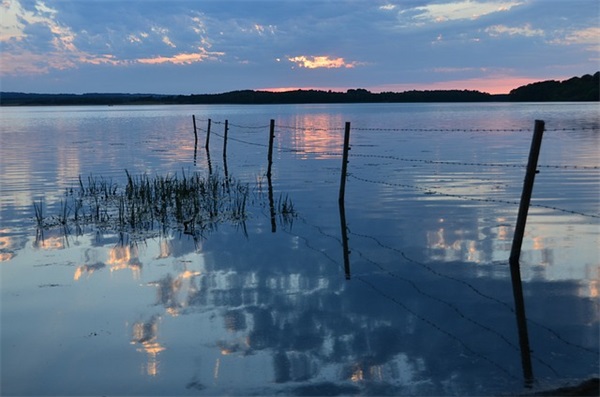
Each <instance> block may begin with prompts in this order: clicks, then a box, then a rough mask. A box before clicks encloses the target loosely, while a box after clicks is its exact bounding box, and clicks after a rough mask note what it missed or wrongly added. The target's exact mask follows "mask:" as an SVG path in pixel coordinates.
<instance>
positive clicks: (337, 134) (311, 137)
mask: <svg viewBox="0 0 600 397" xmlns="http://www.w3.org/2000/svg"><path fill="white" fill-rule="evenodd" d="M346 121H347V120H343V119H342V116H341V115H336V116H334V117H332V115H331V114H310V115H298V116H296V117H295V118H294V119H293V120H292V121H285V122H282V125H277V126H276V129H277V132H278V134H279V135H282V136H283V138H284V139H283V142H285V143H286V144H287V142H289V145H290V146H289V147H291V148H293V149H294V150H295V151H296V152H295V153H296V156H297V157H298V158H300V159H308V158H309V157H310V158H317V159H327V158H334V157H338V156H339V153H341V149H340V148H341V145H342V143H343V138H344V134H343V126H344V122H346ZM283 123H285V124H283Z"/></svg>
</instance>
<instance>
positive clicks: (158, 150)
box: [0, 103, 600, 396]
mask: <svg viewBox="0 0 600 397" xmlns="http://www.w3.org/2000/svg"><path fill="white" fill-rule="evenodd" d="M0 112H1V113H0V114H1V117H2V123H1V126H0V134H1V137H0V171H1V172H0V189H1V196H0V217H1V218H0V219H1V225H0V250H1V251H0V261H1V262H2V263H0V276H1V279H0V282H1V291H0V294H1V295H0V297H1V301H0V302H1V323H0V324H1V328H0V331H1V332H0V341H1V346H0V347H1V349H0V354H1V360H0V363H1V379H0V383H1V388H2V390H1V391H2V394H3V395H91V394H93V395H274V394H283V395H302V396H306V395H355V394H360V395H419V396H426V395H507V394H518V393H532V392H535V391H538V390H544V389H552V388H557V387H562V386H566V385H572V384H576V383H579V382H581V381H583V380H585V379H588V378H590V377H597V376H598V368H599V336H600V335H599V324H600V323H599V313H600V310H599V309H600V307H599V303H600V301H599V290H600V271H599V268H600V251H599V248H598V247H599V246H600V223H599V218H600V173H599V172H598V171H599V169H600V156H598V154H599V153H600V109H599V108H598V105H597V104H595V103H486V104H482V103H468V104H467V103H461V104H441V103H440V104H344V105H268V106H263V105H256V106H236V105H227V106H216V105H214V106H111V107H108V106H89V107H19V108H1V109H0ZM192 115H194V116H195V118H196V124H197V136H198V144H197V145H195V140H194V129H193V124H192ZM209 119H210V140H209V150H208V151H207V150H206V149H205V144H206V138H207V130H208V125H209V121H208V120H209ZM271 120H274V122H273V123H274V140H273V141H274V145H273V153H272V164H271V167H270V169H271V175H270V177H268V176H267V171H268V170H269V163H268V149H269V135H270V121H271ZM535 120H544V121H545V128H546V131H545V132H544V138H543V142H542V146H541V153H540V158H539V166H538V171H539V173H538V174H537V175H536V178H535V185H534V189H533V197H532V201H531V207H530V209H529V215H528V218H527V225H526V229H525V236H524V240H523V246H522V252H521V257H520V275H521V280H522V290H523V294H522V296H523V300H524V310H525V312H524V314H525V319H524V321H520V322H519V321H518V320H517V318H518V316H517V313H519V312H520V309H519V305H517V306H516V305H515V300H514V296H513V286H514V283H513V282H512V280H511V271H510V267H509V265H508V259H509V255H510V251H511V246H512V239H513V234H514V230H515V224H516V220H517V213H518V209H519V202H520V198H521V192H522V189H523V180H524V177H525V171H526V165H527V161H528V156H529V150H530V146H531V140H532V135H533V129H534V122H535ZM226 121H227V126H228V130H227V132H226V131H225V122H226ZM346 122H350V151H349V156H348V163H347V173H348V174H347V177H346V184H345V194H344V197H343V203H344V205H343V206H340V205H339V201H338V198H339V196H340V184H341V169H342V153H343V141H344V132H345V123H346ZM225 136H227V140H226V141H225ZM225 142H226V145H225ZM193 178H196V181H197V182H198V184H199V185H198V186H201V188H202V189H204V187H205V186H209V185H210V184H209V183H208V182H206V181H214V184H213V185H210V186H212V187H213V190H212V196H211V195H210V194H208V195H206V197H205V198H203V200H204V199H206V200H207V201H206V203H207V205H213V207H210V208H212V209H210V210H207V211H208V212H207V214H208V213H210V214H209V215H202V214H205V213H204V212H202V211H204V210H198V208H199V207H198V206H199V205H200V204H201V205H204V204H202V203H204V202H202V203H200V204H198V203H199V201H198V194H199V193H198V192H197V191H199V189H200V187H194V188H193V189H188V190H190V192H191V193H190V194H191V196H189V197H192V199H193V200H196V201H194V203H195V204H194V205H196V210H195V212H194V213H193V214H192V215H189V213H185V211H186V208H188V207H185V206H186V205H188V204H185V203H184V204H181V202H180V201H176V203H175V204H173V205H174V207H173V208H171V207H167V204H159V203H158V201H157V200H159V199H158V198H157V196H152V198H151V199H150V200H149V201H147V202H146V203H147V204H145V205H143V206H140V205H138V207H135V206H134V204H132V203H133V202H131V203H130V202H125V201H124V200H125V199H126V198H127V197H128V195H131V194H132V193H131V192H132V190H131V186H130V185H128V183H129V182H130V181H132V180H133V181H137V183H138V184H139V185H140V186H150V184H151V183H154V185H155V186H156V185H159V184H162V185H161V186H163V187H164V186H167V185H168V186H171V184H174V181H175V180H176V179H177V181H184V183H185V184H187V183H191V182H189V181H191V180H192V179H193ZM144 181H146V182H144ZM205 182H206V183H205ZM127 186H129V187H127ZM186 186H188V185H186ZM236 189H238V190H236ZM186 192H187V190H186ZM188 193H189V192H188ZM188 193H186V194H188ZM143 194H145V193H140V195H143ZM166 196H168V195H166ZM166 196H165V197H166ZM186 197H188V196H186ZM203 197H204V196H203ZM111 200H112V201H111ZM118 200H120V201H118ZM161 200H162V199H161ZM165 200H166V199H165ZM175 200H178V198H177V197H176V198H175ZM126 203H130V204H126ZM227 203H228V204H227ZM161 205H162V206H163V207H162V208H163V209H168V211H167V210H165V211H164V212H162V214H163V215H162V216H163V218H162V221H161V218H160V217H159V216H158V215H151V216H152V219H151V220H147V219H146V218H144V216H148V215H147V214H148V212H143V211H146V210H148V207H151V208H155V209H156V211H157V212H156V214H158V213H159V212H160V207H161ZM140 207H142V208H140ZM136 208H137V209H136ZM169 208H171V209H169ZM171 210H172V211H171ZM136 211H138V212H136ZM140 211H142V212H140ZM169 211H171V212H173V211H174V212H176V213H177V214H178V215H173V213H171V212H169ZM236 211H238V212H236ZM139 214H142V215H139ZM144 214H146V215H144ZM186 214H187V215H186ZM190 216H191V217H192V218H189V217H190ZM188 218H189V219H188ZM521 320H523V318H522V317H521ZM523 322H524V324H525V326H523ZM524 335H525V339H526V340H527V342H528V344H529V349H526V348H525V349H524V348H523V346H524V345H523V341H524ZM528 360H530V362H531V365H528V364H527V361H528Z"/></svg>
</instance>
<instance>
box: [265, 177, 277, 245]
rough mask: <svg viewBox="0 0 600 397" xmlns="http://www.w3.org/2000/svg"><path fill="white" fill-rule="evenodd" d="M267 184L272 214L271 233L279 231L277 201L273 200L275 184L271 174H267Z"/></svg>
mask: <svg viewBox="0 0 600 397" xmlns="http://www.w3.org/2000/svg"><path fill="white" fill-rule="evenodd" d="M267 184H268V188H269V192H268V193H269V211H270V213H271V232H272V233H275V232H276V231H277V218H276V215H277V213H276V212H275V200H274V199H273V182H272V181H271V174H267Z"/></svg>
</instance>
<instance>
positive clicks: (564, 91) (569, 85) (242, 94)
mask: <svg viewBox="0 0 600 397" xmlns="http://www.w3.org/2000/svg"><path fill="white" fill-rule="evenodd" d="M548 101H565V102H569V101H600V72H596V73H595V74H594V75H593V76H592V75H589V74H586V75H584V76H581V77H573V78H570V79H568V80H564V81H555V80H548V81H541V82H537V83H533V84H528V85H525V86H521V87H518V88H515V89H514V90H512V91H510V93H509V94H503V95H492V94H488V93H485V92H480V91H470V90H433V91H415V90H413V91H404V92H381V93H372V92H370V91H368V90H365V89H362V88H358V89H350V90H348V91H346V92H333V91H319V90H296V91H287V92H270V91H253V90H242V91H231V92H227V93H222V94H198V95H194V94H192V95H156V94H97V93H92V94H81V95H79V94H28V93H20V92H0V106H41V105H46V106H48V105H50V106H52V105H147V104H292V103H393V102H548Z"/></svg>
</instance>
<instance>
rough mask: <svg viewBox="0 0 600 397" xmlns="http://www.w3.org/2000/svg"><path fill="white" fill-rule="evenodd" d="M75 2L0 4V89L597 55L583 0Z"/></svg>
mask: <svg viewBox="0 0 600 397" xmlns="http://www.w3.org/2000/svg"><path fill="white" fill-rule="evenodd" d="M83 4H84V3H82V2H78V1H75V0H60V1H59V0H45V1H42V0H31V1H27V2H25V1H24V0H10V1H9V0H6V1H3V2H0V9H1V11H2V15H3V17H2V20H1V22H0V43H2V62H1V63H0V77H1V78H2V89H3V90H5V91H16V92H47V93H84V92H132V93H133V92H145V93H156V94H203V93H222V92H228V91H236V90H240V89H255V90H257V89H264V90H269V91H278V92H281V91H286V90H294V89H298V88H301V89H317V90H332V91H346V90H348V89H355V88H365V89H368V90H370V91H372V92H379V91H402V90H412V89H418V90H434V89H459V90H465V89H467V90H478V91H483V92H488V93H491V94H498V93H501V94H502V93H508V92H509V91H510V90H512V89H514V88H517V87H518V86H520V85H522V84H527V83H531V82H536V81H544V80H561V79H566V78H570V77H573V76H581V75H584V74H593V73H595V72H596V71H597V69H598V60H599V59H600V41H599V40H598V37H600V27H598V23H597V15H598V14H599V13H600V3H598V2H597V1H595V0H568V1H567V0H556V1H553V2H552V7H547V6H545V5H544V4H543V3H542V2H532V1H529V0H454V1H453V0H444V1H440V2H425V1H423V2H416V3H415V2H408V3H404V2H402V3H398V2H392V1H389V2H366V1H365V2H343V1H340V2H335V7H334V8H335V12H334V13H332V4H333V3H331V2H329V1H325V0H315V1H310V2H291V1H290V2H281V4H279V6H278V7H275V8H274V9H273V10H272V12H271V13H267V14H264V13H261V12H260V11H259V10H260V9H261V7H258V6H257V5H258V3H254V2H253V1H244V2H243V3H242V2H239V3H236V7H230V6H229V5H228V4H227V3H225V2H223V3H219V2H206V3H204V2H191V1H188V0H181V1H179V2H177V5H178V6H177V7H173V6H172V3H170V2H166V1H163V0H158V1H153V2H151V3H148V4H146V5H144V6H143V7H141V6H140V4H141V3H137V2H122V3H120V4H119V7H104V8H102V10H103V11H102V12H98V11H97V10H98V9H99V7H101V3H100V2H99V1H98V0H90V1H87V2H85V4H86V6H85V7H84V6H83ZM533 60H535V62H533ZM174 68H176V70H177V72H174V70H175V69H174ZM437 71H440V72H437ZM91 76H93V78H92V77H91ZM263 87H270V88H263Z"/></svg>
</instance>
